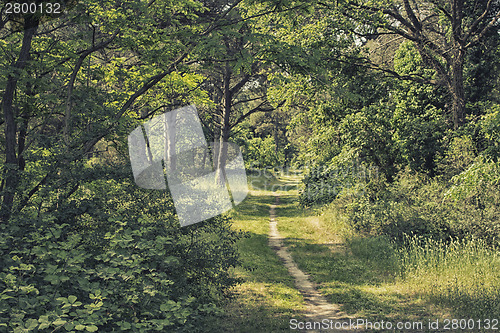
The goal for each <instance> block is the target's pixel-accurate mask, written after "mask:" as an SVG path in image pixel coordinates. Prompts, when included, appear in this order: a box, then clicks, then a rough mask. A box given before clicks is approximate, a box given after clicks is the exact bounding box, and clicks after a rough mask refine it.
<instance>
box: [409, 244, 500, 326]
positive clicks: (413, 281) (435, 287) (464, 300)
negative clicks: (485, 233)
mask: <svg viewBox="0 0 500 333" xmlns="http://www.w3.org/2000/svg"><path fill="white" fill-rule="evenodd" d="M400 252H401V253H400V257H401V259H402V269H401V270H402V274H403V280H404V281H405V282H406V283H407V284H408V285H411V286H412V290H414V291H415V292H417V293H420V294H425V295H427V296H428V297H429V298H430V299H431V300H433V301H434V302H435V303H439V304H443V305H446V306H449V307H452V308H453V310H454V313H455V314H456V315H457V316H458V317H460V318H463V317H468V318H473V319H489V318H499V317H500V255H499V253H498V251H496V250H493V249H489V248H488V247H487V246H486V244H485V243H484V242H483V241H481V240H478V239H471V240H462V241H459V240H456V241H453V242H451V243H450V244H446V245H445V244H443V243H441V242H436V241H432V240H425V239H424V240H422V239H417V238H411V239H409V245H408V247H407V248H406V249H404V250H402V251H400Z"/></svg>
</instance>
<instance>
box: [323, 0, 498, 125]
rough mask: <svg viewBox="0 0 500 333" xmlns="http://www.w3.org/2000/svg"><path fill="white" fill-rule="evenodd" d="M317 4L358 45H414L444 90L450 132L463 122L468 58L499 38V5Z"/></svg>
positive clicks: (460, 0) (400, 0)
mask: <svg viewBox="0 0 500 333" xmlns="http://www.w3.org/2000/svg"><path fill="white" fill-rule="evenodd" d="M318 4H319V6H320V7H321V8H327V9H329V10H332V11H334V12H335V13H337V14H338V15H339V21H342V22H343V23H344V24H346V29H347V30H349V31H350V32H351V33H353V34H354V35H356V36H358V38H359V39H360V41H363V40H366V38H370V39H374V38H378V37H380V36H384V35H390V36H396V38H397V39H399V40H401V39H403V40H408V41H411V42H412V43H414V44H415V46H416V48H417V50H418V52H419V53H420V56H421V58H422V60H423V62H424V64H425V66H426V67H428V68H432V69H434V70H435V71H436V74H437V77H436V78H435V79H434V80H431V81H430V82H431V83H433V84H437V85H441V86H443V87H445V88H446V90H447V92H448V94H449V98H450V100H451V106H449V110H450V111H451V114H452V121H453V125H454V128H455V129H457V128H459V127H460V126H461V125H462V124H463V123H464V121H465V116H466V99H467V97H466V96H465V88H464V84H465V78H464V67H465V66H466V60H467V55H468V53H469V52H470V51H471V50H472V49H473V48H474V47H475V46H477V45H479V44H481V43H483V42H484V41H485V39H487V38H498V29H499V27H500V24H499V22H500V3H499V2H498V1H495V0H488V1H466V0H450V1H445V0H427V1H423V0H422V1H411V0H397V1H392V0H380V1H372V2H369V3H366V2H364V1H336V2H335V3H334V2H327V1H319V2H318ZM489 51H491V50H489ZM359 60H360V63H359V65H361V66H367V67H370V68H376V69H379V70H382V71H384V72H386V73H389V74H391V75H393V76H394V77H396V78H400V79H409V80H413V81H415V82H423V81H425V82H429V81H428V80H427V79H425V78H422V77H420V76H417V75H409V76H401V75H398V74H397V73H395V72H394V71H393V69H392V68H388V67H384V66H380V65H378V64H376V63H374V62H373V61H372V60H371V59H370V58H369V56H365V57H363V58H362V59H361V58H360V59H359Z"/></svg>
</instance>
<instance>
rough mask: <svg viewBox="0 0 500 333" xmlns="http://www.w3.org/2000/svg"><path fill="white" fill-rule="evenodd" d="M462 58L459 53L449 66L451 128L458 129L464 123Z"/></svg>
mask: <svg viewBox="0 0 500 333" xmlns="http://www.w3.org/2000/svg"><path fill="white" fill-rule="evenodd" d="M463 58H464V56H463V52H461V51H459V52H458V55H457V56H456V58H454V59H453V62H452V64H451V85H450V87H449V89H450V93H451V98H452V104H451V113H452V117H453V127H454V128H455V129H458V128H459V127H460V126H461V125H463V124H464V122H465V92H464V59H463Z"/></svg>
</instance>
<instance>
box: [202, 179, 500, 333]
mask: <svg viewBox="0 0 500 333" xmlns="http://www.w3.org/2000/svg"><path fill="white" fill-rule="evenodd" d="M299 180H300V179H299V177H298V176H293V175H291V176H287V177H282V178H280V179H272V178H265V177H263V176H260V177H253V179H252V178H251V184H252V186H253V188H254V190H253V191H252V192H251V194H250V195H249V197H248V198H247V199H246V200H245V201H244V202H243V203H242V204H241V205H239V206H238V207H237V208H236V209H235V210H234V211H233V212H232V215H233V218H234V228H235V229H238V230H242V231H245V232H247V233H248V236H249V237H248V238H245V239H242V240H241V241H240V242H239V243H238V249H239V251H240V255H241V260H242V265H241V266H240V267H237V268H236V269H235V270H234V274H235V275H236V276H238V277H240V278H241V279H242V280H243V283H242V284H240V285H238V286H237V287H236V288H235V289H234V297H233V298H232V299H231V300H230V301H229V302H228V303H227V304H226V306H225V309H226V310H225V314H224V315H223V316H221V317H219V318H218V319H217V320H216V321H215V322H213V323H212V326H207V329H208V330H207V331H219V332H288V331H290V329H289V325H288V323H289V320H290V319H291V318H301V314H302V313H303V311H304V301H303V298H302V296H301V295H300V293H299V292H298V291H297V290H296V289H295V288H294V284H293V279H292V278H291V277H290V275H289V274H288V272H287V270H286V269H285V268H284V266H283V264H282V263H281V261H280V260H279V258H278V257H277V256H276V255H275V253H274V252H273V250H271V249H270V248H269V247H268V245H267V242H268V237H267V234H268V231H269V205H270V204H272V203H274V200H275V198H274V196H273V192H272V190H275V191H276V192H277V193H279V195H280V204H279V206H278V208H277V209H276V216H277V220H278V227H279V230H280V233H281V235H282V236H284V237H286V238H287V241H286V244H287V246H288V247H289V249H290V251H291V253H292V256H293V258H294V260H295V261H296V262H297V264H298V265H299V267H300V268H301V269H302V270H304V271H305V272H307V273H309V274H310V275H311V277H312V278H313V280H314V281H315V282H316V283H317V284H318V289H319V290H320V291H321V292H322V293H323V294H324V295H325V296H326V297H327V298H328V299H329V301H330V302H332V303H336V304H341V308H342V310H343V311H345V312H346V313H347V314H348V315H350V316H351V317H352V318H365V319H368V320H372V321H380V320H385V321H391V322H394V323H395V322H397V321H405V322H406V321H421V322H422V323H424V327H426V325H427V323H428V321H429V320H435V319H440V320H441V322H442V320H443V319H445V318H448V319H452V318H467V319H469V318H472V319H475V320H478V319H493V318H499V316H500V309H499V304H500V298H499V294H500V288H499V286H500V274H499V272H500V256H499V255H498V252H497V251H493V250H488V249H487V247H486V246H485V245H484V244H483V243H482V242H480V241H478V240H474V241H470V242H454V243H452V244H449V245H447V246H445V245H444V244H440V243H436V242H430V241H427V242H425V241H417V240H416V239H412V240H410V241H409V246H408V247H407V248H405V249H397V248H396V247H395V245H393V244H392V243H391V242H390V241H389V240H388V239H387V238H385V237H364V236H361V235H357V234H356V233H355V232H353V231H352V230H351V229H350V228H349V227H348V225H347V223H346V219H345V217H344V216H342V215H341V214H340V213H339V212H338V211H337V210H335V209H334V208H333V206H332V207H327V208H319V207H317V208H308V209H304V208H303V207H300V206H299V205H298V203H297V197H298V187H299V186H298V183H299ZM453 331H460V330H453ZM475 331H477V330H475ZM429 332H436V331H429Z"/></svg>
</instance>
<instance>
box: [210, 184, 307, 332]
mask: <svg viewBox="0 0 500 333" xmlns="http://www.w3.org/2000/svg"><path fill="white" fill-rule="evenodd" d="M249 178H250V184H251V186H252V187H253V188H254V190H252V191H251V192H250V193H249V196H248V197H247V198H246V199H245V200H244V202H243V203H241V204H240V205H238V206H237V207H236V208H235V209H234V210H233V211H232V212H230V214H231V215H232V217H233V221H234V223H233V228H234V229H236V230H241V231H243V232H245V233H246V234H247V237H245V238H243V239H241V240H240V241H239V242H238V244H237V247H238V251H239V253H240V257H241V265H240V266H239V267H237V268H235V269H234V270H233V273H234V275H235V276H236V277H239V278H240V279H242V281H243V282H242V283H241V284H240V285H238V286H237V287H236V288H234V290H233V296H232V298H231V299H230V300H229V301H228V302H227V303H226V304H225V306H224V314H222V315H221V316H219V317H217V318H213V320H210V321H209V322H207V326H206V329H205V330H204V331H206V332H245V333H246V332H256V333H257V332H258V333H261V332H285V331H287V330H288V328H289V321H290V319H291V318H300V315H301V313H302V311H303V310H304V300H303V297H302V295H301V294H300V292H299V291H297V289H295V287H294V281H293V278H292V277H291V276H290V275H289V274H288V271H287V269H286V268H285V267H284V266H283V264H282V262H281V260H280V259H279V258H278V256H277V255H276V254H275V252H274V251H273V250H272V249H271V248H269V246H268V232H269V206H270V205H271V204H272V203H274V200H275V197H274V196H273V194H272V191H269V190H270V189H272V186H274V185H276V187H274V189H276V188H278V186H279V185H284V184H283V183H281V182H279V181H277V180H276V179H272V178H265V177H263V176H260V177H252V176H250V177H249ZM255 188H259V189H260V190H255ZM265 189H269V190H268V191H266V190H265Z"/></svg>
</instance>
